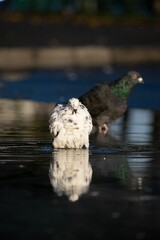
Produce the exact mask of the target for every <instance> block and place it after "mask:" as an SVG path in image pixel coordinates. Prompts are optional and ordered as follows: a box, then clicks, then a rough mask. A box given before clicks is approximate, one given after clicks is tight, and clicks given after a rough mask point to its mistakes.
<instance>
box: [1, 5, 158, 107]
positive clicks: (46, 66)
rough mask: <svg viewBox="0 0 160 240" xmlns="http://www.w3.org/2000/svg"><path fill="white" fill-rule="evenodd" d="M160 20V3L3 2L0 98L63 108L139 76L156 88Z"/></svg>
mask: <svg viewBox="0 0 160 240" xmlns="http://www.w3.org/2000/svg"><path fill="white" fill-rule="evenodd" d="M159 20H160V0H0V97H1V98H18V99H19V98H20V99H26V98H27V99H28V98H29V99H34V100H41V101H49V102H53V101H54V102H55V101H64V100H67V99H68V97H71V96H72V95H73V94H72V92H73V88H74V93H75V95H76V96H79V95H81V94H82V93H83V92H84V91H86V90H88V89H89V88H91V87H92V86H93V85H95V83H98V82H102V81H108V80H113V79H115V78H118V77H120V76H121V75H123V74H125V73H126V71H128V70H134V69H135V70H139V71H141V73H142V75H143V76H144V78H145V79H146V81H148V82H149V83H150V84H151V83H153V82H154V81H155V82H156V83H157V82H158V78H159V70H158V69H159V63H160V24H159ZM153 65H154V66H153ZM33 71H34V72H33ZM152 72H154V73H156V74H154V78H153V77H152ZM82 78H83V79H82ZM57 79H58V81H57ZM84 79H85V84H83V85H82V84H80V82H81V81H83V80H84ZM151 79H152V82H151V81H150V80H151ZM26 80H28V81H26ZM67 81H68V83H67ZM13 82H14V83H13ZM69 82H70V84H69ZM76 84H77V86H76ZM22 85H23V86H22ZM74 86H75V87H74ZM38 87H39V89H41V90H42V91H39V95H38V93H37V92H36V91H37V90H38ZM66 87H67V90H64V88H65V89H66ZM23 88H25V92H24V89H23ZM27 89H28V90H27ZM51 89H56V90H55V91H53V92H52V93H51ZM69 91H70V92H71V94H69ZM156 91H158V90H157V86H156ZM152 93H153V91H152ZM140 94H141V93H140ZM153 94H154V93H153ZM51 95H52V96H51ZM146 96H147V97H148V95H146ZM154 96H155V94H154ZM134 101H135V100H134ZM157 101H158V100H156V105H159V102H157ZM137 102H138V100H137ZM147 104H148V102H147V103H146V105H147ZM132 105H134V104H132ZM150 105H151V104H150ZM152 105H153V104H152Z"/></svg>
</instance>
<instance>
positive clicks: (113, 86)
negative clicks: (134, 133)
mask: <svg viewBox="0 0 160 240" xmlns="http://www.w3.org/2000/svg"><path fill="white" fill-rule="evenodd" d="M137 83H143V79H142V77H141V75H140V74H139V73H138V72H135V71H131V72H128V73H127V74H126V75H125V76H123V77H122V78H120V79H118V80H115V81H113V82H109V83H103V84H99V85H97V86H95V87H94V88H92V89H91V90H90V91H89V92H87V93H85V94H84V95H82V96H81V97H80V98H79V99H80V101H81V102H82V103H83V104H84V105H85V106H86V107H87V109H88V111H89V112H90V114H91V116H92V120H93V125H95V126H96V127H98V128H99V132H101V131H102V128H104V132H105V133H107V131H108V124H109V123H112V122H113V121H115V120H116V119H117V118H119V117H120V116H122V115H123V113H124V112H125V111H126V110H127V101H128V97H129V95H130V93H131V90H132V88H133V87H134V86H135V85H136V84H137Z"/></svg>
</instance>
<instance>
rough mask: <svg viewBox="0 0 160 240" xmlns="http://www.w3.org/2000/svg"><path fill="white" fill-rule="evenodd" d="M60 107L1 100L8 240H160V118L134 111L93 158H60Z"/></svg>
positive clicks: (85, 153)
mask: <svg viewBox="0 0 160 240" xmlns="http://www.w3.org/2000/svg"><path fill="white" fill-rule="evenodd" d="M51 109H52V105H51V104H47V103H38V102H32V101H26V100H23V101H22V100H16V101H13V100H0V112H1V118H0V125H1V130H0V180H1V181H0V196H1V197H0V206H1V207H0V210H1V214H0V222H1V224H0V233H1V238H2V239H9V238H15V239H28V238H32V239H33V238H34V239H57V240H59V239H151V240H153V239H159V235H158V234H159V226H160V217H159V216H160V205H159V201H160V161H159V156H160V150H159V149H160V146H159V145H160V139H159V136H160V130H159V129H160V112H159V111H153V110H149V109H137V108H133V109H129V111H128V112H127V114H126V115H125V116H124V117H123V118H121V119H119V120H118V121H117V122H116V123H115V124H113V125H112V126H110V132H109V134H108V135H103V134H96V133H95V134H92V135H91V137H90V148H89V150H86V149H80V150H78V149H77V150H65V149H64V150H54V149H53V148H52V139H51V136H50V134H49V130H48V119H49V116H50V114H51Z"/></svg>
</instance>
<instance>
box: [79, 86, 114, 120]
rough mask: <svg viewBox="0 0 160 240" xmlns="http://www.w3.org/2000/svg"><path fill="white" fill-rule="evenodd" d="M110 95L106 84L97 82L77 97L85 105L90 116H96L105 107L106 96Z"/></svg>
mask: <svg viewBox="0 0 160 240" xmlns="http://www.w3.org/2000/svg"><path fill="white" fill-rule="evenodd" d="M109 95H110V87H109V85H108V84H99V85H97V86H95V87H94V88H92V89H91V90H90V91H88V92H87V93H85V94H84V95H82V96H81V97H80V98H79V99H80V101H81V102H82V103H83V104H84V105H85V106H86V107H87V109H88V111H89V112H90V114H91V116H92V117H96V116H98V115H99V114H100V113H101V112H102V111H104V110H106V109H107V98H108V97H109Z"/></svg>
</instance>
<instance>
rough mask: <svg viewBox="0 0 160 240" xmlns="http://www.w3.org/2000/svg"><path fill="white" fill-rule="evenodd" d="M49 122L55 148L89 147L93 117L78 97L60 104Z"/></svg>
mask: <svg viewBox="0 0 160 240" xmlns="http://www.w3.org/2000/svg"><path fill="white" fill-rule="evenodd" d="M49 123H50V125H49V128H50V132H51V134H52V136H53V146H54V147H55V148H82V147H83V146H84V147H86V148H88V147H89V134H90V133H91V131H92V119H91V116H90V114H89V112H88V110H87V108H86V107H85V106H84V105H83V104H82V103H80V102H79V100H78V99H76V98H72V99H70V100H69V102H68V103H67V104H66V105H62V104H58V105H57V106H56V107H55V108H54V110H53V113H52V115H51V117H50V121H49Z"/></svg>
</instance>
